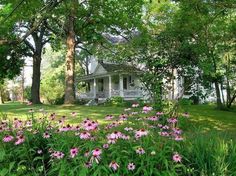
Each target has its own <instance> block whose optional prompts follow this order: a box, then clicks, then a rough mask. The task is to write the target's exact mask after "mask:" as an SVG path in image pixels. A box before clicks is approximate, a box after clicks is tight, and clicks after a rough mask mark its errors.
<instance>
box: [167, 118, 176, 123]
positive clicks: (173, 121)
mask: <svg viewBox="0 0 236 176" xmlns="http://www.w3.org/2000/svg"><path fill="white" fill-rule="evenodd" d="M167 122H169V123H172V124H175V123H177V122H178V120H177V119H176V118H175V117H172V118H169V119H167Z"/></svg>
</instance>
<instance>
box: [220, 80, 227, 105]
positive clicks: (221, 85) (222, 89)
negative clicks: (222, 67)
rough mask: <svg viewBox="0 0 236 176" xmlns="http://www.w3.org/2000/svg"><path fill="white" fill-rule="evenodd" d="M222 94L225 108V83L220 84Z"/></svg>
mask: <svg viewBox="0 0 236 176" xmlns="http://www.w3.org/2000/svg"><path fill="white" fill-rule="evenodd" d="M220 92H221V97H222V103H223V104H224V106H225V104H226V103H225V97H224V88H223V83H220Z"/></svg>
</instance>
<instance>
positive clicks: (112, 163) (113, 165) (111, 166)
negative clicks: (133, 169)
mask: <svg viewBox="0 0 236 176" xmlns="http://www.w3.org/2000/svg"><path fill="white" fill-rule="evenodd" d="M109 167H110V168H112V170H114V171H116V170H117V169H118V168H119V167H120V166H119V165H118V164H117V162H115V161H112V162H111V163H110V164H109Z"/></svg>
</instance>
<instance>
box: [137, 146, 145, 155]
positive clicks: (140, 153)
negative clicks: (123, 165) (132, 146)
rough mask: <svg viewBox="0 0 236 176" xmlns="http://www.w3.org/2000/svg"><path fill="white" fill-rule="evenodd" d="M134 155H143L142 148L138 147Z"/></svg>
mask: <svg viewBox="0 0 236 176" xmlns="http://www.w3.org/2000/svg"><path fill="white" fill-rule="evenodd" d="M136 153H137V154H139V155H142V154H144V153H145V150H144V149H143V148H142V147H139V148H137V149H136Z"/></svg>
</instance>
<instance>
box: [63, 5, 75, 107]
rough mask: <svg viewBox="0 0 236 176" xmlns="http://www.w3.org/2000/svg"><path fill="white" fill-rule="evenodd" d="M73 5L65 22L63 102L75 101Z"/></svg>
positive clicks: (71, 102)
mask: <svg viewBox="0 0 236 176" xmlns="http://www.w3.org/2000/svg"><path fill="white" fill-rule="evenodd" d="M74 22H75V7H72V8H71V13H70V15H69V17H68V22H67V26H66V28H67V38H66V47H67V54H66V63H65V64H66V67H65V86H66V87H65V99H64V103H65V104H74V103H75V87H74V71H75V45H76V43H75V42H76V41H75V31H74Z"/></svg>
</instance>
